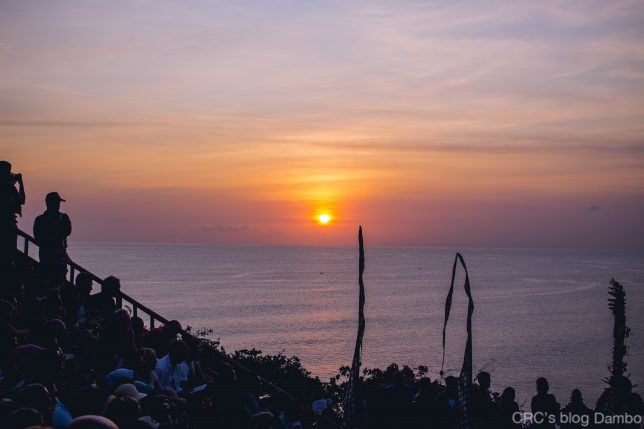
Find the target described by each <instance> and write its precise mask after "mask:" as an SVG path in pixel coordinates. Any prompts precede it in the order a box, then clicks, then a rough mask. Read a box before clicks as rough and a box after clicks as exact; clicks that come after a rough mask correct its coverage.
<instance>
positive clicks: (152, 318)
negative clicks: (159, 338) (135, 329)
mask: <svg viewBox="0 0 644 429" xmlns="http://www.w3.org/2000/svg"><path fill="white" fill-rule="evenodd" d="M152 329H154V316H153V315H151V314H150V330H152Z"/></svg>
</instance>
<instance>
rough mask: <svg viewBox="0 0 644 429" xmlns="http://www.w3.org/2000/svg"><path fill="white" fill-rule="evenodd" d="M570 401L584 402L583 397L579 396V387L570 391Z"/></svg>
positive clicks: (574, 402)
mask: <svg viewBox="0 0 644 429" xmlns="http://www.w3.org/2000/svg"><path fill="white" fill-rule="evenodd" d="M570 402H572V403H573V404H581V403H582V402H584V398H583V397H582V396H581V391H580V390H579V389H575V390H573V391H572V394H571V395H570Z"/></svg>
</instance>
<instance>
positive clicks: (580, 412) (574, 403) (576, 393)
mask: <svg viewBox="0 0 644 429" xmlns="http://www.w3.org/2000/svg"><path fill="white" fill-rule="evenodd" d="M592 413H593V412H592V410H591V409H590V408H588V407H587V406H586V404H584V398H583V397H582V396H581V391H580V390H579V389H575V390H573V391H572V394H571V395H570V402H569V403H568V405H566V406H565V407H564V408H563V409H562V410H561V414H562V415H567V416H571V417H569V418H568V420H569V421H571V423H563V421H562V424H561V428H562V429H578V428H582V427H588V424H585V423H583V421H584V420H581V419H584V417H583V416H588V417H585V419H587V421H589V422H590V421H591V420H592V419H591V415H592ZM572 416H575V417H574V419H573V418H572ZM577 419H580V420H577ZM576 422H579V423H576Z"/></svg>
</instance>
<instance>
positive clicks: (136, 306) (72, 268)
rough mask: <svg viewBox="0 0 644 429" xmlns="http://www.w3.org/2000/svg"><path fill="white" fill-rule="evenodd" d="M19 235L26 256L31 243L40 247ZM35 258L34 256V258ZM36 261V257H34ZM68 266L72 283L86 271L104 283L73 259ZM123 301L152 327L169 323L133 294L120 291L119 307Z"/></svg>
mask: <svg viewBox="0 0 644 429" xmlns="http://www.w3.org/2000/svg"><path fill="white" fill-rule="evenodd" d="M18 235H19V236H20V237H22V238H23V239H24V243H23V247H22V248H23V250H22V253H24V254H25V256H30V255H29V244H33V246H34V247H36V248H37V247H38V243H36V239H35V238H33V237H32V236H31V235H29V234H27V233H26V232H24V231H21V230H18ZM32 259H34V258H32ZM34 261H35V259H34ZM67 267H68V270H67V271H68V273H69V275H68V278H67V280H68V281H69V282H70V283H71V284H74V279H75V278H76V275H77V274H78V273H85V274H87V275H88V276H89V277H90V278H91V279H92V280H94V281H95V282H96V283H98V284H99V285H103V279H102V278H100V277H98V276H97V275H96V274H94V273H92V272H91V271H89V270H87V269H85V268H83V267H81V266H80V265H78V264H77V263H76V262H74V261H72V260H67ZM123 301H125V302H126V303H128V304H130V306H131V308H132V316H134V317H137V316H139V312H142V313H144V314H145V315H146V316H147V317H148V320H149V324H150V329H152V328H154V326H155V325H156V324H157V322H158V323H161V324H166V323H168V319H166V318H165V317H163V316H161V315H160V314H159V313H157V312H156V311H154V310H152V309H150V308H149V307H146V306H145V305H143V304H141V303H140V302H138V301H137V300H135V299H134V298H132V297H131V296H129V295H127V294H126V293H124V292H120V295H119V296H117V297H116V305H117V306H118V307H123Z"/></svg>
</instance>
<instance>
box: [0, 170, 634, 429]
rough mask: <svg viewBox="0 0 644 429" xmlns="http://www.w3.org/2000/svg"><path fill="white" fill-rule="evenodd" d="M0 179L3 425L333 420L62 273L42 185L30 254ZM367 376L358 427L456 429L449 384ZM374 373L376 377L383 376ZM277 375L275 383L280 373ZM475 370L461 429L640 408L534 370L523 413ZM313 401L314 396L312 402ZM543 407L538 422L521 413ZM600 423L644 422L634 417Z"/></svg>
mask: <svg viewBox="0 0 644 429" xmlns="http://www.w3.org/2000/svg"><path fill="white" fill-rule="evenodd" d="M0 175H1V180H2V189H1V198H2V214H1V215H2V222H3V223H2V240H3V241H2V255H1V256H2V261H1V263H2V279H1V281H2V286H1V287H0V428H2V429H24V428H31V427H42V426H45V427H53V428H56V429H58V428H66V427H70V428H74V429H90V428H91V429H94V428H95V429H114V428H120V429H147V428H154V429H156V428H164V429H172V428H176V429H202V428H203V429H206V428H231V429H234V428H249V429H269V428H273V429H296V428H302V429H307V428H332V427H340V426H338V425H337V421H338V420H334V417H336V416H337V413H338V411H339V410H338V408H337V406H335V405H334V404H332V403H331V401H329V400H325V399H322V398H317V400H314V401H311V400H310V399H311V398H307V399H306V401H304V400H298V399H293V398H290V397H288V396H286V395H284V394H282V393H280V392H277V391H274V390H273V391H272V392H269V391H270V389H267V388H266V386H265V385H264V384H263V381H262V380H261V379H260V378H258V377H255V376H253V375H252V374H251V373H249V372H246V371H240V370H239V369H238V368H237V367H236V366H235V365H234V362H231V361H230V360H229V359H228V358H227V357H225V356H224V355H222V354H221V353H220V352H219V351H218V350H215V349H213V348H210V347H204V344H203V342H201V341H200V340H198V339H196V338H195V337H193V336H192V335H189V334H188V333H186V332H185V331H184V330H183V328H182V326H181V324H180V323H179V322H178V321H170V322H168V323H166V324H164V325H162V326H159V327H156V328H150V327H146V326H145V324H144V321H143V320H142V319H141V318H140V317H136V316H132V315H131V314H130V312H129V311H128V310H127V309H124V308H121V305H120V300H119V297H120V281H119V279H118V278H116V277H113V276H110V277H108V278H106V279H103V280H102V281H101V282H100V290H99V291H98V292H96V293H92V292H94V286H95V282H94V280H93V278H92V276H91V275H89V274H88V273H84V272H81V273H78V275H77V276H76V277H75V278H74V279H73V282H70V281H68V278H67V277H68V276H67V274H68V273H67V262H68V256H67V252H66V249H67V237H68V236H69V235H70V234H71V221H70V219H69V217H68V216H67V215H66V214H64V213H61V212H60V203H61V202H62V201H64V200H63V199H62V198H61V197H60V195H59V194H58V193H56V192H51V193H49V194H47V196H46V198H45V204H46V210H45V212H44V213H43V214H42V215H40V216H38V218H37V219H36V221H35V224H34V228H33V229H34V236H35V240H36V242H37V243H38V245H39V249H40V252H39V260H40V263H39V264H35V263H31V262H30V260H29V258H27V257H26V256H24V255H23V257H22V258H19V257H18V256H19V255H18V252H17V251H16V238H17V235H16V234H17V227H16V216H18V215H20V209H21V206H22V205H23V204H24V202H25V191H24V187H23V184H22V177H21V176H20V175H17V174H14V173H12V172H11V165H10V164H9V163H7V162H6V161H2V162H0ZM383 374H384V375H383V376H382V377H381V379H379V378H378V377H372V378H371V379H370V380H366V381H365V382H364V383H362V384H361V386H360V388H359V398H361V400H360V402H359V403H360V408H361V411H360V412H359V414H360V416H361V421H362V423H361V424H360V427H361V428H362V429H366V428H374V429H389V428H391V429H395V428H400V429H406V428H409V429H414V428H437V429H456V428H457V426H458V424H457V423H458V414H459V411H460V410H459V392H458V380H457V378H455V377H451V376H448V377H446V378H445V380H444V381H442V382H437V381H430V380H429V378H427V377H415V376H414V374H413V372H410V371H408V368H406V369H403V370H402V371H398V370H395V371H390V372H388V373H383ZM381 375H382V374H381ZM278 383H279V380H278ZM490 388H491V378H490V374H488V373H487V372H480V373H479V374H478V376H477V377H476V384H475V385H474V390H473V392H472V397H471V408H470V409H469V410H468V413H469V418H470V420H471V425H470V427H471V428H472V429H514V428H520V427H528V426H529V427H534V428H555V427H561V428H568V429H570V428H581V427H593V419H592V418H590V417H589V419H590V420H589V422H590V424H589V425H586V424H585V420H583V419H569V420H565V419H564V418H563V416H566V415H569V416H573V415H574V416H592V415H593V414H594V413H596V412H599V413H604V414H607V415H620V414H630V415H633V416H641V415H642V414H643V413H644V406H643V404H642V398H641V397H640V396H639V395H638V394H636V393H634V392H633V391H632V385H631V382H630V380H629V379H628V378H626V377H621V378H619V377H618V378H616V379H613V380H611V382H610V384H609V386H608V387H607V388H606V389H605V391H604V392H603V393H602V395H601V397H600V399H599V400H598V401H597V403H596V404H595V405H594V407H593V408H592V409H591V408H590V407H589V406H587V405H586V404H585V403H584V400H583V397H582V394H581V392H580V391H579V390H577V389H575V390H573V391H572V394H571V397H570V401H569V403H568V404H567V405H565V406H563V407H562V406H561V405H560V404H559V401H558V400H557V399H556V398H555V397H554V396H553V395H552V394H551V393H549V385H548V382H547V380H546V379H545V378H539V379H537V382H536V388H537V389H536V390H537V394H536V395H535V396H534V397H533V398H532V402H531V406H530V409H529V410H520V407H519V405H518V404H517V402H516V399H515V395H516V394H515V391H514V389H513V388H512V387H507V388H505V389H504V390H503V392H502V393H501V394H500V395H499V394H494V393H492V391H491V390H490ZM314 399H315V398H314ZM528 411H529V412H531V413H532V416H533V417H534V416H538V415H541V416H542V417H543V416H554V420H551V419H548V418H546V419H541V420H540V421H536V420H530V419H529V418H526V412H528ZM601 427H620V428H626V427H629V428H630V427H632V428H638V427H641V425H640V424H638V423H631V424H628V423H626V424H622V425H613V426H601Z"/></svg>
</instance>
